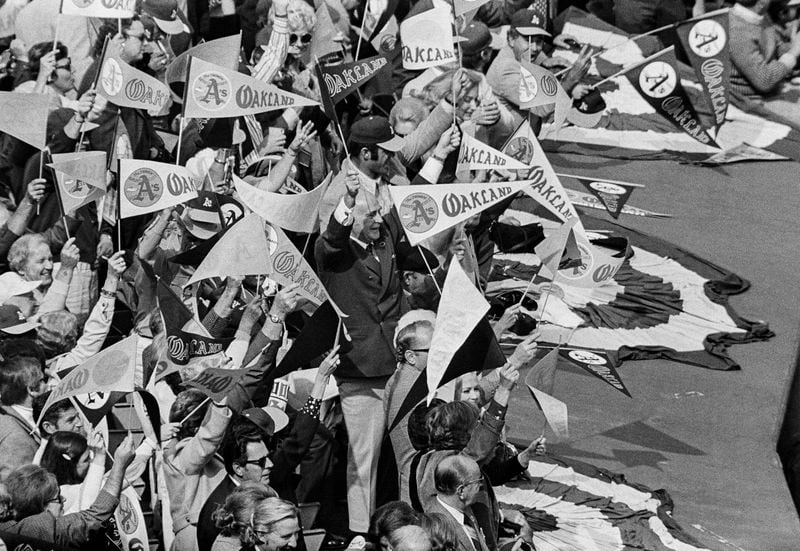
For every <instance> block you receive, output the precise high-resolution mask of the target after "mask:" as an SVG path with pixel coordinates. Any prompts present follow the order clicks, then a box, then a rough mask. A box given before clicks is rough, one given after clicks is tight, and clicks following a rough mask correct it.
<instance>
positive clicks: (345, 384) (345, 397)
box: [315, 117, 403, 533]
mask: <svg viewBox="0 0 800 551" xmlns="http://www.w3.org/2000/svg"><path fill="white" fill-rule="evenodd" d="M354 136H358V141H357V142H356V141H354ZM393 136H394V135H393V132H392V130H391V128H390V127H389V123H388V121H386V119H383V118H382V117H372V118H370V119H363V120H362V121H358V122H357V123H356V124H354V125H353V131H352V133H351V140H350V143H349V145H350V151H351V153H352V154H353V155H356V150H358V151H359V152H360V155H361V157H363V158H365V159H367V158H369V159H373V158H376V159H379V160H385V159H386V158H387V154H388V153H387V152H390V150H391V149H392V148H393V146H392V145H387V144H390V143H391V142H392V140H394V139H395V138H394V137H393ZM384 146H386V147H388V148H389V149H384ZM370 162H371V161H370ZM359 172H360V171H356V170H354V169H349V170H348V172H347V175H346V178H345V188H346V189H345V191H344V193H343V194H342V196H341V199H339V202H338V204H337V206H336V208H335V209H334V211H333V214H332V215H331V218H330V222H329V224H328V226H327V228H326V229H325V231H324V232H323V233H322V235H321V236H320V239H318V240H317V243H316V248H315V256H316V260H317V266H318V267H319V275H320V278H321V279H322V282H323V284H324V285H325V288H326V289H327V290H328V293H329V294H330V297H331V299H333V302H335V303H336V304H337V306H338V307H339V308H340V309H341V310H342V311H343V312H344V313H345V314H346V315H347V316H348V317H347V318H345V319H344V325H345V327H346V329H347V332H348V334H349V335H350V337H351V339H352V341H353V349H352V350H351V351H350V352H348V353H347V354H346V355H343V356H342V363H341V366H340V367H339V369H337V371H336V381H337V383H338V385H339V395H340V397H341V403H342V412H343V414H344V420H345V424H346V426H347V433H348V438H349V441H350V442H349V443H350V446H349V447H348V465H347V486H348V491H347V505H348V508H349V516H350V530H351V531H353V532H358V533H365V532H367V530H368V528H369V518H370V516H371V515H372V513H373V511H374V509H375V490H376V473H377V465H378V456H379V454H380V446H381V442H382V440H383V433H384V423H383V415H381V412H382V411H383V391H384V387H385V386H386V381H387V379H388V378H389V376H390V375H391V374H392V373H393V372H394V369H395V365H396V360H395V356H394V346H393V343H392V340H393V338H394V330H395V327H396V326H397V320H398V319H399V318H400V314H401V304H402V297H403V292H402V287H401V278H400V273H399V271H398V269H397V260H396V254H395V251H396V250H397V247H398V245H399V243H400V240H401V238H402V236H403V234H402V229H401V227H400V223H399V220H398V218H397V215H396V212H395V211H394V209H391V210H390V211H389V212H388V214H387V215H386V216H385V217H384V216H382V215H381V212H385V211H382V210H381V206H380V203H379V200H378V199H377V198H376V197H375V196H374V195H372V194H371V193H369V192H368V191H367V190H366V189H367V188H366V187H365V188H364V189H363V190H361V187H362V183H363V184H365V185H367V182H361V178H364V177H365V176H364V175H363V174H360V173H359ZM360 190H361V191H360Z"/></svg>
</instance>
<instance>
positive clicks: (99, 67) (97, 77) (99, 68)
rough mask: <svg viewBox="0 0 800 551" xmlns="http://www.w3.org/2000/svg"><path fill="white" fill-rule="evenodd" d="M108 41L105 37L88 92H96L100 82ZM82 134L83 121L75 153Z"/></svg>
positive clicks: (108, 38)
mask: <svg viewBox="0 0 800 551" xmlns="http://www.w3.org/2000/svg"><path fill="white" fill-rule="evenodd" d="M110 39H111V37H110V36H108V35H106V39H105V41H104V42H103V49H102V50H101V51H100V57H99V58H98V59H100V63H99V64H98V65H97V73H96V74H95V75H94V81H93V82H92V86H91V88H89V89H90V90H97V83H98V82H100V73H101V72H102V69H103V64H104V63H105V60H106V50H107V49H108V42H109V40H110ZM84 134H86V124H85V121H84V123H82V124H81V134H80V137H79V138H78V143H77V144H75V151H80V147H81V144H82V143H83V135H84Z"/></svg>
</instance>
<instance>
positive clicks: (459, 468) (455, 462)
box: [433, 454, 481, 496]
mask: <svg viewBox="0 0 800 551" xmlns="http://www.w3.org/2000/svg"><path fill="white" fill-rule="evenodd" d="M480 478H481V468H480V467H479V466H478V463H476V462H475V460H474V459H472V458H471V457H467V456H466V455H461V454H455V455H448V456H447V457H445V458H443V459H442V460H441V461H439V464H438V465H436V469H435V470H434V472H433V480H434V483H435V485H436V491H437V492H439V494H440V495H444V496H453V495H455V494H456V493H457V492H458V491H459V489H460V488H461V487H463V486H464V485H465V484H467V483H469V482H470V481H475V480H478V479H480Z"/></svg>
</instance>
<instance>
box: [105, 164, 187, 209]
mask: <svg viewBox="0 0 800 551" xmlns="http://www.w3.org/2000/svg"><path fill="white" fill-rule="evenodd" d="M119 182H121V183H120V188H121V190H122V191H121V193H120V197H119V202H120V217H121V218H130V217H131V216H137V215H139V214H147V213H150V212H157V211H160V210H162V209H166V208H169V207H174V206H175V205H179V204H181V203H185V202H186V201H189V200H191V199H194V198H195V197H197V187H195V184H194V181H193V180H192V173H191V172H189V170H188V169H187V168H186V167H183V166H180V165H173V164H167V163H157V162H155V161H140V160H138V159H120V160H119Z"/></svg>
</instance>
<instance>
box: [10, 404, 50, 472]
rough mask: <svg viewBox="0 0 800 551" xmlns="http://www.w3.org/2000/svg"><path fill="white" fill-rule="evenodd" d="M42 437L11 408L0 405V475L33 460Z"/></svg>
mask: <svg viewBox="0 0 800 551" xmlns="http://www.w3.org/2000/svg"><path fill="white" fill-rule="evenodd" d="M41 441H42V438H41V437H40V436H39V433H38V432H37V431H35V430H33V427H32V426H30V425H29V424H28V422H27V421H26V420H25V419H23V418H22V417H21V416H20V415H19V414H18V413H17V412H16V411H14V409H13V408H11V407H8V406H2V407H0V477H2V478H3V479H5V477H6V476H8V473H10V472H11V471H13V470H14V469H16V468H17V467H21V466H23V465H27V464H28V463H32V462H33V456H34V455H35V454H36V450H37V449H38V448H39V443H40V442H41Z"/></svg>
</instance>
